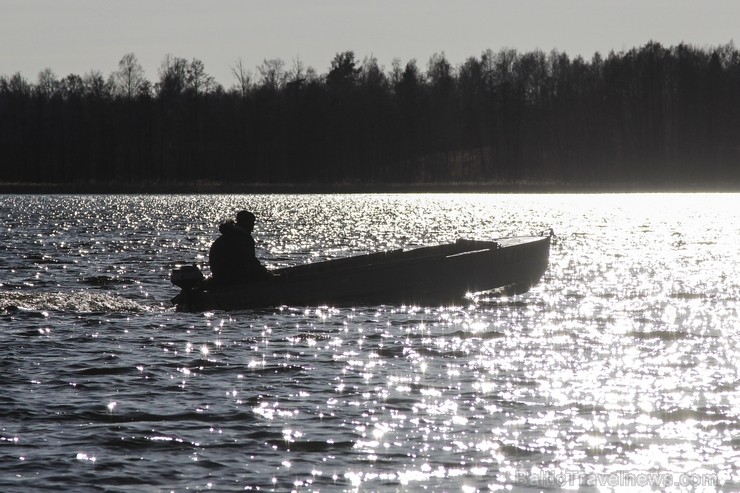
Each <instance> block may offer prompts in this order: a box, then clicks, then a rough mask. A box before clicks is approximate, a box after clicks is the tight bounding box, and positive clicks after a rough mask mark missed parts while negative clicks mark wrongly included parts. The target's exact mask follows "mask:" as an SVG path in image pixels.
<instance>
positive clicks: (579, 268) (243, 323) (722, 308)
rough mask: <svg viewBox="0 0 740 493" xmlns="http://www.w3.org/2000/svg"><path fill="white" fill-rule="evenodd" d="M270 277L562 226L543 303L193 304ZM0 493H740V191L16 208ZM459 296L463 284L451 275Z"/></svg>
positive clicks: (3, 253)
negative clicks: (232, 280) (184, 279)
mask: <svg viewBox="0 0 740 493" xmlns="http://www.w3.org/2000/svg"><path fill="white" fill-rule="evenodd" d="M243 208H246V209H250V210H252V211H254V212H255V214H256V215H257V218H258V223H257V226H256V229H255V234H254V236H255V239H256V241H257V250H258V256H259V257H260V258H261V259H262V261H263V263H264V264H265V265H267V266H268V267H283V266H287V265H295V264H300V263H306V262H316V261H319V260H324V259H328V258H336V257H343V256H347V255H356V254H361V253H369V252H375V251H379V250H388V249H395V248H412V247H415V246H421V245H430V244H437V243H444V242H449V241H454V240H455V239H457V238H470V239H493V238H497V237H503V236H512V235H529V234H533V233H538V232H541V231H545V230H548V229H549V228H552V229H553V230H554V232H555V234H556V238H555V242H554V245H553V247H552V250H551V255H550V267H549V269H548V271H547V272H546V274H545V276H544V277H543V279H542V282H541V283H540V284H539V285H538V286H536V287H534V288H533V289H532V290H531V291H530V292H528V293H525V294H523V295H518V296H512V297H500V298H492V297H482V298H480V299H478V300H477V302H476V303H472V304H469V305H464V306H455V307H416V306H355V307H351V308H335V307H325V306H323V307H317V306H310V307H298V306H296V307H279V308H275V309H270V310H259V311H255V310H245V311H238V312H231V313H226V312H219V311H214V312H207V313H199V314H186V313H176V312H175V311H174V310H173V309H172V306H171V304H170V302H169V300H170V299H171V298H172V297H173V296H174V295H175V294H177V290H176V289H175V288H174V287H173V286H172V285H171V284H170V282H169V273H170V270H171V268H172V267H173V266H174V265H175V264H176V263H178V262H197V263H200V264H201V265H204V264H205V263H206V261H207V255H208V248H209V246H210V243H211V242H212V241H213V239H215V238H216V236H217V231H218V229H217V228H218V224H219V222H221V221H223V220H225V219H227V218H229V217H233V216H234V215H235V213H236V212H237V211H238V210H240V209H243ZM0 215H1V217H2V225H0V239H1V240H2V241H0V276H1V277H0V327H1V328H2V330H0V351H2V355H3V356H2V358H0V382H2V383H1V385H2V398H1V399H0V490H2V491H4V492H21V491H24V492H25V491H34V490H48V491H64V490H69V491H71V490H74V491H178V492H179V491H207V490H211V491H291V490H293V491H409V490H411V491H418V490H426V491H461V492H466V493H467V492H474V491H499V490H502V491H541V490H545V491H559V490H560V489H562V488H569V489H575V490H579V491H635V490H641V489H642V490H647V491H655V490H665V489H671V490H685V491H737V490H740V469H739V468H738V464H740V433H739V431H738V430H740V420H739V418H740V368H739V366H738V361H740V315H739V314H738V307H739V306H740V303H738V302H739V301H740V248H739V247H738V239H739V238H740V194H596V195H589V194H583V195H580V194H576V195H556V194H544V195H529V194H522V195H505V194H503V195H487V194H388V195H381V194H378V195H374V194H368V195H179V196H166V195H142V196H136V195H97V196H96V195H79V196H77V195H3V196H0ZM440 282H444V280H443V279H441V280H440Z"/></svg>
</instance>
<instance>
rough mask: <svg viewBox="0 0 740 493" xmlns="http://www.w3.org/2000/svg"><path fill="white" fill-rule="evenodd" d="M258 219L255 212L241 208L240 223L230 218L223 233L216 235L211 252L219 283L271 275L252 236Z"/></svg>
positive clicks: (216, 281)
mask: <svg viewBox="0 0 740 493" xmlns="http://www.w3.org/2000/svg"><path fill="white" fill-rule="evenodd" d="M255 221H256V218H255V216H254V214H252V213H251V212H249V211H240V212H239V213H238V214H237V215H236V222H234V221H232V220H231V219H229V220H228V221H226V222H224V223H222V224H221V225H219V227H218V230H219V232H220V233H221V236H219V237H218V238H216V241H214V242H213V244H212V245H211V250H210V251H209V252H208V263H209V264H210V265H211V275H212V276H213V281H214V282H215V283H216V284H220V285H233V284H243V283H245V282H249V281H255V280H259V279H265V278H268V277H270V274H269V272H268V271H267V269H265V267H264V266H263V265H262V264H261V263H260V261H259V260H258V259H257V255H256V253H255V245H254V238H252V231H253V230H254V223H255Z"/></svg>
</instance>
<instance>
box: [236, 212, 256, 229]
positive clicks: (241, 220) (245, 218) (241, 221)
mask: <svg viewBox="0 0 740 493" xmlns="http://www.w3.org/2000/svg"><path fill="white" fill-rule="evenodd" d="M255 221H257V218H256V217H254V214H252V213H251V212H249V211H239V212H238V213H237V214H236V224H238V225H239V226H246V225H249V226H254V223H255Z"/></svg>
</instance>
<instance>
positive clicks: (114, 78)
mask: <svg viewBox="0 0 740 493" xmlns="http://www.w3.org/2000/svg"><path fill="white" fill-rule="evenodd" d="M111 82H112V85H113V91H114V94H115V95H117V96H121V97H125V98H127V99H133V98H135V97H137V96H139V95H140V94H141V93H142V89H143V88H144V86H145V85H146V83H147V80H146V77H145V76H144V69H143V68H142V67H141V65H140V64H139V61H138V60H137V59H136V55H134V54H133V53H126V54H125V55H123V58H121V61H119V62H118V70H117V71H115V72H113V73H112V74H111Z"/></svg>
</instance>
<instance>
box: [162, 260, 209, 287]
mask: <svg viewBox="0 0 740 493" xmlns="http://www.w3.org/2000/svg"><path fill="white" fill-rule="evenodd" d="M203 279H204V278H203V273H202V272H201V271H200V269H199V268H198V266H196V265H182V266H179V267H175V268H174V269H172V274H171V275H170V281H172V284H174V285H175V286H177V287H179V288H180V289H182V290H183V291H189V290H191V289H193V288H194V287H196V286H198V285H200V284H202V283H203Z"/></svg>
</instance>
